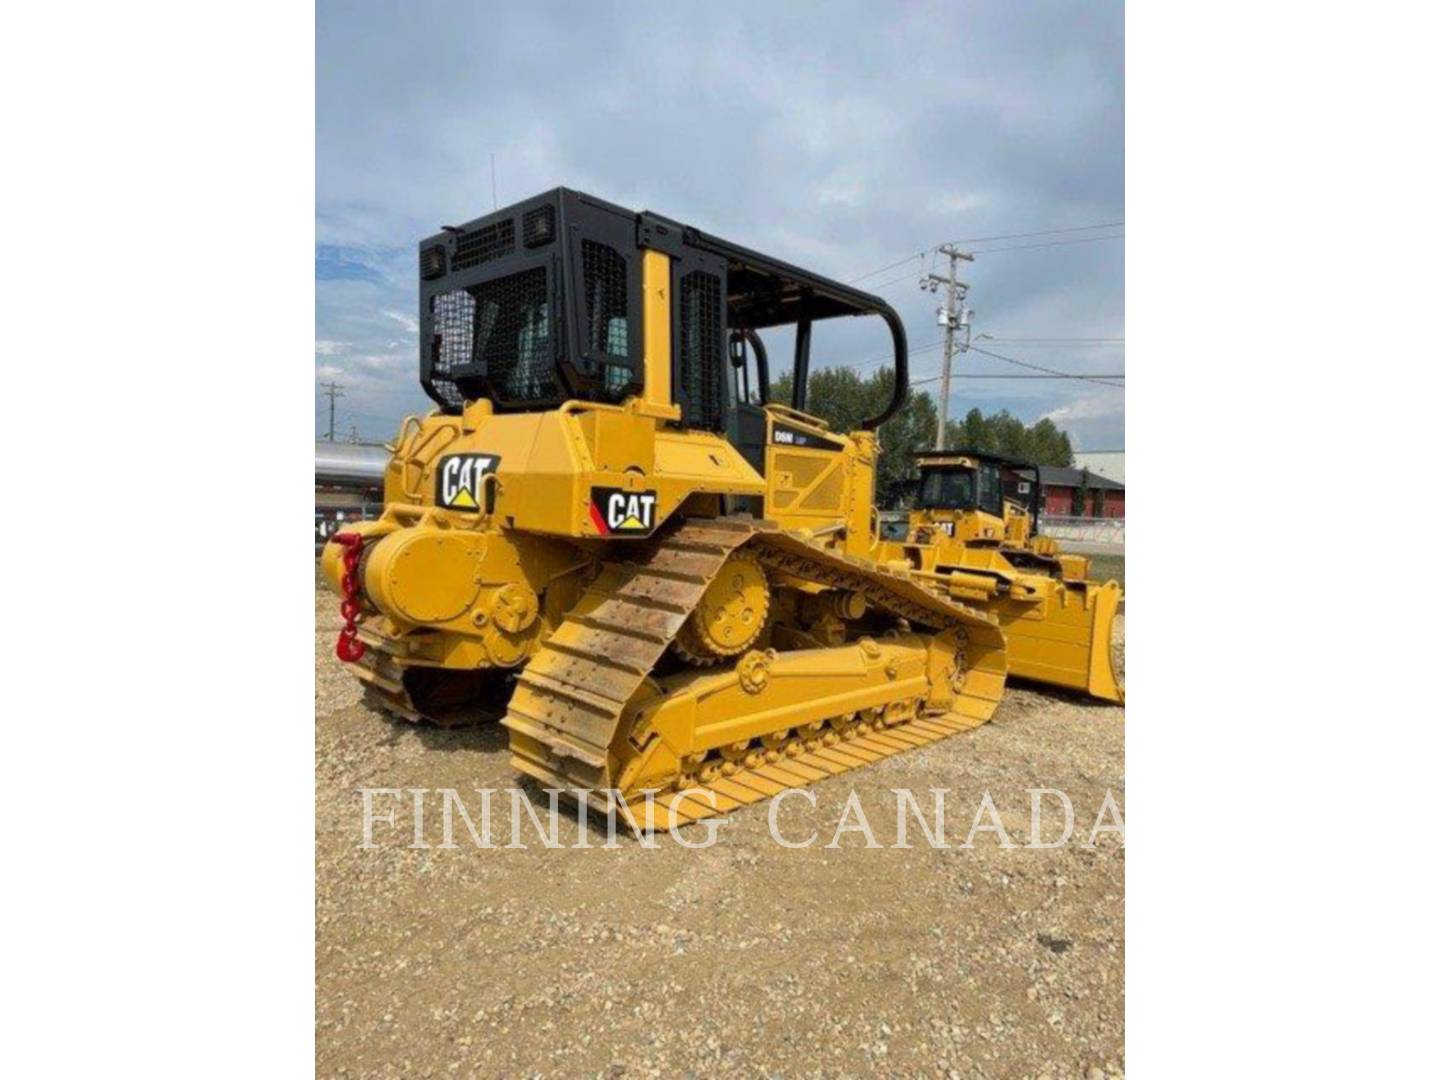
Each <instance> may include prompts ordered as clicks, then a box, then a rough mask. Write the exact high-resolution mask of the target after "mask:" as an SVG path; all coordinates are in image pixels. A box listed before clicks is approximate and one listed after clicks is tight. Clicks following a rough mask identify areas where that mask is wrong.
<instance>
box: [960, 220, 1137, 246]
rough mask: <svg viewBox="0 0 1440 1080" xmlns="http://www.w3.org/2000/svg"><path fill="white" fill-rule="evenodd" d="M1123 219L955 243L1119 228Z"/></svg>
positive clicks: (986, 242)
mask: <svg viewBox="0 0 1440 1080" xmlns="http://www.w3.org/2000/svg"><path fill="white" fill-rule="evenodd" d="M1124 225H1125V222H1123V221H1106V222H1102V223H1101V224H1099V225H1072V226H1070V227H1069V228H1065V229H1041V230H1040V231H1039V232H1022V233H1006V234H1005V235H1003V236H972V237H969V238H968V239H965V240H956V241H955V243H957V244H988V243H989V242H990V241H991V240H1026V239H1029V238H1030V237H1032V236H1050V235H1051V234H1053V233H1072V232H1086V231H1088V230H1090V229H1119V228H1123V227H1124Z"/></svg>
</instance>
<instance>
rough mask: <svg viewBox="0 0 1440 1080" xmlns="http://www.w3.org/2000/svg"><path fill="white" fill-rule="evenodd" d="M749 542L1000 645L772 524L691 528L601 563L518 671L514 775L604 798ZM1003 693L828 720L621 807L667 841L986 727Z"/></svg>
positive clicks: (909, 584) (800, 568)
mask: <svg viewBox="0 0 1440 1080" xmlns="http://www.w3.org/2000/svg"><path fill="white" fill-rule="evenodd" d="M747 543H748V545H749V546H748V547H747V550H748V551H751V552H754V553H755V554H756V555H757V556H758V557H759V559H760V560H761V562H762V563H763V564H764V565H765V566H766V567H767V568H768V569H770V570H772V571H777V572H780V573H784V574H788V575H791V576H793V577H796V578H799V579H801V580H804V581H809V582H814V583H817V584H821V585H825V586H829V587H831V588H835V589H844V590H848V591H851V592H854V593H857V594H859V595H861V596H863V597H864V598H865V600H866V602H867V604H869V605H870V606H871V607H873V608H877V609H880V610H882V611H885V612H888V613H890V614H891V615H893V616H896V617H899V618H903V619H906V620H908V621H910V622H911V623H914V624H918V625H922V626H925V627H928V628H931V629H933V630H936V631H947V630H949V631H955V632H956V634H957V637H959V638H960V639H961V640H962V641H963V639H964V636H965V635H966V634H967V632H975V631H976V630H977V629H978V630H979V631H980V632H981V633H982V634H984V635H986V636H988V635H990V634H992V633H993V636H994V638H995V639H996V641H999V639H1000V635H999V631H998V630H996V629H994V622H993V619H992V618H991V617H990V616H988V615H986V614H984V613H983V612H980V611H977V610H975V609H973V608H969V607H966V606H964V605H961V604H958V603H956V602H954V601H953V600H950V599H947V598H945V597H942V596H939V595H937V594H935V593H934V592H932V591H930V590H928V589H926V588H924V587H923V586H922V585H920V584H918V583H917V582H915V581H913V580H911V579H909V578H907V577H905V576H902V575H900V574H896V573H892V572H890V571H887V570H884V569H883V568H878V567H876V566H875V565H874V564H872V563H869V562H864V561H861V560H857V559H852V558H850V557H848V556H845V555H842V554H839V553H836V552H834V551H830V550H826V549H824V548H821V547H819V546H818V545H816V544H813V543H811V542H809V541H807V540H805V539H803V538H801V537H798V536H793V535H790V534H787V533H784V532H781V531H780V530H779V529H777V528H776V527H775V526H774V525H773V524H770V523H767V522H756V521H754V520H752V519H750V518H718V519H692V520H690V521H687V522H685V523H684V524H682V525H681V526H679V527H678V528H675V529H673V530H671V531H669V532H667V533H666V534H664V535H662V536H661V537H659V538H657V539H655V540H652V541H650V542H648V543H647V544H646V545H645V546H644V548H643V549H642V550H641V551H639V552H637V555H638V556H639V557H638V558H635V559H633V560H631V561H626V562H623V563H608V564H606V565H605V567H604V569H603V571H602V573H601V574H600V576H599V577H598V578H597V579H596V580H595V582H594V583H593V584H592V585H591V587H590V589H589V590H588V591H587V593H586V594H585V596H584V598H582V600H581V602H580V603H579V604H578V605H577V606H576V608H575V610H574V611H573V612H572V613H571V614H570V615H569V616H568V617H567V618H566V620H565V622H564V623H563V624H562V626H561V627H560V628H559V629H558V630H557V631H556V632H555V633H554V634H553V635H551V637H550V638H549V639H548V640H547V641H546V642H545V644H544V645H543V646H542V647H541V648H540V650H539V651H538V652H537V653H536V655H535V656H534V657H533V658H532V660H531V661H530V663H529V664H528V665H526V667H525V670H524V671H523V673H521V675H520V678H519V683H518V686H517V687H516V691H515V694H514V696H513V697H512V698H511V700H510V705H509V712H508V713H507V715H506V716H505V719H504V721H503V722H504V724H505V726H506V727H507V728H509V729H510V732H511V750H512V762H513V764H514V765H515V767H516V768H517V769H519V770H520V771H522V772H524V773H526V774H528V775H530V776H532V777H535V778H537V779H539V780H541V781H542V782H544V783H546V784H548V785H550V786H552V787H557V788H562V789H583V790H589V791H594V792H596V793H597V794H600V793H602V792H604V791H607V790H609V789H611V788H612V787H613V786H614V778H613V777H611V776H610V775H609V771H610V765H609V759H608V750H609V748H610V746H611V744H612V740H613V739H614V738H615V736H616V733H617V731H618V730H619V727H620V724H621V717H622V714H623V712H624V710H625V708H626V705H627V704H628V703H629V702H630V700H631V698H632V697H633V696H634V695H635V694H636V692H637V691H639V690H640V688H641V686H642V685H643V684H644V682H645V680H646V678H647V677H648V676H650V675H651V674H652V672H653V671H654V670H655V667H656V664H657V663H658V662H659V660H660V658H661V657H662V656H663V655H664V653H665V650H666V649H667V648H668V647H669V646H670V645H671V643H672V642H673V641H674V639H675V636H676V634H678V633H679V631H680V628H681V627H682V626H683V625H684V623H685V620H686V618H687V617H688V616H689V615H690V613H691V612H692V611H693V610H694V609H695V606H696V605H697V604H698V603H699V601H700V598H701V597H702V596H703V595H704V593H705V590H706V588H707V586H708V585H709V584H710V582H711V581H713V580H714V578H715V576H716V575H717V574H718V573H719V571H720V568H721V567H722V566H723V565H724V564H725V561H726V559H727V558H729V556H730V555H731V553H732V552H734V551H736V550H737V549H739V548H740V547H741V546H742V545H746V544H747ZM1001 652H1003V646H1002V649H1001ZM1001 672H1002V674H1003V666H1002V667H1001ZM1001 682H1003V679H1002V680H1001ZM999 694H1000V689H999V684H995V685H993V686H992V685H991V684H990V683H987V684H986V687H985V688H981V689H979V690H978V691H977V690H975V689H974V688H972V689H971V690H969V691H965V690H962V691H961V692H960V693H959V694H957V696H956V699H955V701H954V703H953V704H952V706H951V708H950V710H948V711H947V712H944V713H941V714H934V713H931V714H928V715H927V714H922V711H921V709H920V707H919V706H920V704H921V703H919V702H915V703H913V704H914V705H915V708H913V709H910V710H908V711H907V710H904V709H901V710H898V711H897V712H893V713H892V712H891V711H890V710H868V711H867V712H866V713H865V714H863V715H861V716H859V717H856V716H853V715H851V716H844V717H836V718H834V720H833V722H832V724H831V725H828V726H826V727H825V729H824V730H811V731H808V732H801V733H798V734H796V735H794V736H792V737H789V738H787V739H786V740H784V741H783V742H779V741H777V742H774V743H767V744H766V745H765V748H764V750H763V751H758V752H756V753H754V754H752V755H750V756H749V757H747V758H746V759H745V761H744V763H743V767H742V766H741V765H739V764H736V763H733V762H732V763H729V764H728V765H727V768H726V770H725V772H724V774H723V775H712V776H710V777H709V778H708V779H707V780H706V781H705V782H699V781H698V780H696V781H695V782H693V783H689V782H687V784H686V790H685V791H684V792H681V791H669V792H665V793H662V794H659V795H658V796H657V795H656V793H655V792H653V791H652V792H649V793H648V795H649V797H647V796H646V793H643V792H642V793H627V795H626V796H625V797H626V801H627V803H628V806H629V810H630V813H631V815H632V816H633V818H634V819H635V821H636V822H637V823H638V824H639V826H640V827H641V828H642V829H651V828H653V829H660V830H664V829H670V828H675V827H677V826H679V825H682V824H685V823H687V822H689V821H694V820H698V819H701V818H704V817H709V816H711V815H713V814H716V813H726V812H728V811H730V810H733V809H736V808H737V807H740V806H743V805H747V804H749V803H754V802H759V801H761V800H764V799H767V798H770V797H772V796H774V795H776V794H778V793H779V792H781V791H783V790H785V789H787V788H792V787H803V786H805V785H807V784H810V783H813V782H815V781H817V780H821V779H824V778H826V777H828V776H833V775H837V774H839V773H843V772H847V771H849V770H850V769H854V768H859V767H861V766H863V765H867V764H870V763H872V762H875V761H878V760H881V759H883V758H885V757H889V756H890V755H892V754H897V753H900V752H902V751H904V750H909V749H912V748H915V747H919V746H924V745H927V744H929V743H931V742H933V741H935V740H937V739H940V738H944V737H946V736H948V735H953V734H956V733H957V732H961V731H966V730H969V729H971V728H974V727H977V726H979V725H980V724H983V723H984V722H985V721H986V720H988V719H989V718H990V715H991V713H993V712H994V709H995V707H996V704H997V703H998V700H999ZM690 779H693V778H687V780H690Z"/></svg>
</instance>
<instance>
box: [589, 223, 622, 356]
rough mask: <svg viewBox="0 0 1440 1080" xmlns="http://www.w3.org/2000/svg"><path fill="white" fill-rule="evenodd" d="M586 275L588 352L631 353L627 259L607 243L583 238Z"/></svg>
mask: <svg viewBox="0 0 1440 1080" xmlns="http://www.w3.org/2000/svg"><path fill="white" fill-rule="evenodd" d="M580 259H581V262H582V264H583V275H584V278H585V325H584V326H583V327H582V328H581V333H582V334H584V335H585V346H586V351H587V352H588V353H591V354H592V355H593V354H595V353H602V354H604V355H606V356H629V355H630V317H629V316H630V304H629V298H628V297H629V294H628V286H627V283H626V280H625V278H626V274H625V260H624V258H622V257H621V255H620V253H619V252H618V251H616V250H615V249H614V248H613V247H610V246H609V245H608V244H600V243H596V242H595V241H594V240H582V241H580Z"/></svg>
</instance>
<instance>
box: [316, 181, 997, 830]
mask: <svg viewBox="0 0 1440 1080" xmlns="http://www.w3.org/2000/svg"><path fill="white" fill-rule="evenodd" d="M419 277H420V285H419V292H420V310H419V321H420V343H421V356H420V361H421V362H420V371H421V383H422V385H423V386H424V388H425V390H426V392H427V393H428V394H429V395H430V396H431V397H432V398H433V399H434V400H435V402H436V404H437V406H438V407H437V408H436V409H435V410H434V411H433V412H432V413H431V414H430V415H428V416H426V417H424V418H415V417H411V418H409V419H407V420H406V421H405V423H404V424H403V425H402V427H401V431H400V434H399V436H398V437H397V440H396V442H395V444H394V446H393V448H392V453H393V456H392V459H391V461H390V463H389V465H388V467H387V470H386V476H385V503H386V508H385V511H384V513H383V515H382V516H381V517H380V518H379V519H378V520H375V521H370V522H364V523H360V524H356V525H354V526H351V527H349V528H347V530H346V531H345V532H343V533H341V534H338V535H336V536H335V537H333V538H332V540H331V542H330V543H329V544H327V545H326V548H325V550H324V553H323V556H322V565H323V569H324V572H325V574H326V576H327V578H328V580H329V581H330V583H331V585H332V586H333V587H334V588H335V590H336V591H337V592H338V593H339V594H340V596H341V600H342V605H341V607H342V612H343V614H344V617H345V620H346V625H345V629H344V630H343V631H342V632H341V636H340V640H339V641H338V642H337V646H336V651H337V654H338V655H339V656H340V658H341V659H342V660H344V661H346V662H348V663H350V664H351V666H352V669H353V670H354V672H355V674H356V675H357V676H358V677H359V678H360V679H361V680H362V681H363V682H364V683H365V684H366V687H367V693H368V695H369V696H370V697H371V699H372V700H374V701H376V702H377V703H379V704H381V705H383V706H384V707H385V708H387V709H388V710H390V711H391V712H393V713H396V714H398V715H400V716H403V717H406V718H408V719H412V720H419V719H429V720H433V721H435V722H438V723H449V722H455V721H460V722H470V721H474V720H476V719H482V718H484V717H485V716H486V715H497V716H499V718H500V719H501V720H502V722H503V723H504V725H505V727H506V728H507V730H508V736H509V743H510V751H511V760H512V762H513V764H514V766H515V767H516V768H517V769H518V770H519V771H520V772H522V773H524V774H527V775H528V776H530V777H533V778H535V779H536V780H539V781H540V782H541V783H542V784H544V785H546V786H550V787H558V788H561V789H565V790H569V791H586V792H591V793H593V794H592V795H591V796H587V801H591V800H593V799H595V798H597V797H598V798H606V797H607V796H608V799H609V800H610V803H609V804H610V805H612V806H614V805H616V804H619V805H620V806H621V807H622V808H623V809H624V810H625V811H626V812H627V813H629V814H631V815H632V816H633V817H634V818H635V819H636V821H637V823H638V825H639V826H640V827H642V828H644V827H658V828H671V827H674V826H677V825H680V824H683V823H684V822H686V821H690V820H694V819H697V818H702V817H706V816H710V815H712V814H716V813H724V812H727V811H730V810H733V809H735V808H737V807H739V806H743V805H746V804H749V803H754V802H758V801H761V800H763V799H766V798H768V797H770V796H773V795H775V794H776V793H778V792H780V791H782V790H784V789H786V788H788V787H795V786H801V785H805V784H809V783H812V782H814V781H816V780H819V779H822V778H824V777H827V776H832V775H836V774H840V773H844V772H846V771H848V770H850V769H853V768H857V767H860V766H862V765H864V764H868V763H870V762H873V761H877V760H880V759H882V758H884V757H887V756H889V755H891V754H895V753H899V752H902V751H904V750H907V749H910V748H912V747H918V746H924V745H927V744H928V743H930V742H933V741H935V740H937V739H940V738H944V737H946V736H948V735H952V734H955V733H957V732H961V731H965V730H968V729H970V728H973V727H975V726H978V725H980V724H983V723H984V722H985V721H986V720H988V719H989V718H990V716H991V714H992V713H993V712H994V710H995V707H996V705H997V704H998V702H999V700H1000V697H1001V694H1002V693H1003V689H1004V684H1005V677H1006V642H1005V635H1004V633H1003V632H1002V630H1001V627H1000V617H999V615H997V614H996V613H995V612H993V611H990V610H986V607H985V606H984V605H983V604H977V603H972V602H970V601H969V600H967V599H964V598H961V597H958V596H956V595H953V589H947V588H942V587H937V584H936V582H935V581H934V580H933V579H932V578H931V577H929V576H927V575H926V574H925V573H924V572H921V573H916V572H915V570H914V569H913V568H912V567H910V566H909V565H907V564H906V563H905V562H904V561H903V559H896V560H894V561H892V562H888V563H887V562H885V561H883V560H882V559H881V557H880V556H881V555H882V554H883V553H884V550H883V548H882V546H881V543H880V540H879V538H878V535H877V531H876V528H875V513H874V509H873V503H874V477H875V463H876V453H877V445H876V438H875V434H874V432H875V429H876V427H878V425H879V424H880V423H882V422H883V421H884V420H886V419H888V418H889V417H890V416H891V415H893V414H894V412H895V411H896V410H897V409H898V408H899V407H900V405H901V404H902V403H903V401H904V398H905V394H906V393H907V391H908V381H907V353H906V342H905V333H904V328H903V325H902V323H901V321H900V319H899V317H898V315H896V313H895V312H894V311H893V310H892V309H891V308H890V307H889V306H888V305H887V304H886V303H885V302H884V301H883V300H881V299H879V298H878V297H875V296H872V295H869V294H866V293H863V292H861V291H859V290H856V289H853V288H850V287H848V286H845V285H842V284H840V283H838V282H835V281H831V280H829V279H826V278H824V277H821V276H819V275H816V274H812V273H809V272H807V271H804V270H801V269H799V268H797V267H794V266H791V265H789V264H786V263H784V262H781V261H780V260H777V259H774V258H771V257H769V256H765V255H762V254H760V253H758V252H754V251H751V250H748V249H746V248H743V247H740V246H739V245H736V244H732V243H729V242H727V241H724V240H721V239H719V238H717V237H715V236H712V235H709V234H707V233H704V232H701V231H700V230H698V229H694V228H691V227H688V226H684V225H682V224H680V223H678V222H676V221H673V220H670V219H668V218H664V217H661V216H659V215H656V214H652V213H648V212H646V213H638V214H637V213H634V212H632V211H629V210H626V209H624V208H622V207H618V206H615V205H613V204H610V203H607V202H603V201H601V200H599V199H595V198H592V197H590V196H587V195H583V194H580V193H578V192H574V191H570V190H567V189H557V190H555V191H552V192H548V193H546V194H544V195H540V196H536V197H535V198H532V199H528V200H526V201H524V202H521V203H518V204H516V205H514V206H511V207H508V208H506V209H504V210H500V211H497V212H495V213H493V214H490V215H487V216H485V217H482V218H479V219H477V220H475V221H472V222H469V223H467V224H465V225H461V226H453V227H446V228H445V229H444V230H443V231H442V232H441V233H439V234H437V235H435V236H433V237H430V238H428V239H427V240H425V241H423V242H422V243H421V245H420V251H419ZM842 316H876V317H879V318H880V319H881V320H883V322H884V323H885V324H886V325H887V326H888V328H889V331H890V336H891V339H892V342H893V349H894V365H895V371H896V380H895V391H894V396H893V397H892V399H891V401H890V402H889V403H888V404H887V406H886V407H885V408H884V409H883V410H882V411H881V412H880V413H879V414H878V415H876V416H874V417H871V418H870V419H868V420H866V421H865V422H864V423H863V424H862V425H861V430H859V431H857V432H854V433H851V434H849V435H839V434H836V433H832V432H830V431H828V430H827V429H826V427H825V425H824V424H823V423H821V422H820V421H818V420H816V419H814V418H813V417H810V416H808V415H806V414H805V413H804V411H803V409H804V392H803V387H804V386H805V384H806V376H807V374H808V369H809V362H810V356H809V354H810V337H811V328H812V325H813V323H814V322H815V321H816V320H821V319H830V318H838V317H842ZM774 327H792V328H793V331H794V341H795V346H794V358H795V359H794V362H795V370H794V375H795V380H794V382H795V386H796V387H798V388H800V389H799V390H797V392H796V397H795V399H794V400H792V403H791V405H790V406H788V407H787V406H782V405H778V404H770V403H768V402H766V400H765V393H766V389H765V388H766V386H767V384H768V378H769V375H768V358H767V357H766V355H765V352H764V346H763V342H762V340H761V338H760V331H762V330H768V329H770V328H774ZM657 793H658V794H657ZM647 795H648V797H647Z"/></svg>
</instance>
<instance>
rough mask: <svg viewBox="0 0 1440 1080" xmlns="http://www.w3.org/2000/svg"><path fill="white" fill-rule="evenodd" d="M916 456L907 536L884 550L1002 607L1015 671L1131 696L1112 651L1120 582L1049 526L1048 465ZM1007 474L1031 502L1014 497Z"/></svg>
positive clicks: (972, 455)
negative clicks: (1044, 469) (1042, 520)
mask: <svg viewBox="0 0 1440 1080" xmlns="http://www.w3.org/2000/svg"><path fill="white" fill-rule="evenodd" d="M915 458H916V461H917V464H918V465H919V474H920V476H919V484H918V486H917V488H916V497H915V506H914V508H913V509H912V510H911V511H910V520H909V528H908V531H907V534H906V537H905V540H904V542H903V543H901V542H889V543H887V544H886V545H884V548H883V551H882V554H881V556H880V557H881V559H882V560H885V561H893V560H899V561H902V562H904V564H905V565H907V566H909V567H911V569H913V570H914V571H915V572H916V574H917V575H918V576H921V577H923V578H925V579H926V580H929V581H932V582H934V583H935V584H936V585H937V586H939V587H941V588H943V589H944V590H945V592H946V593H947V594H948V595H950V596H954V597H956V598H957V599H964V600H967V601H971V602H976V603H979V604H981V605H982V606H984V607H985V609H986V610H987V611H990V612H993V613H994V614H996V615H997V616H999V619H1000V625H1001V627H1002V628H1003V629H1004V631H1005V636H1006V642H1007V644H1008V650H1007V656H1008V660H1009V670H1010V673H1011V674H1012V675H1015V676H1018V677H1022V678H1029V679H1034V680H1037V681H1039V682H1046V683H1051V684H1053V685H1057V686H1064V687H1067V688H1069V689H1072V690H1081V691H1084V692H1085V693H1087V694H1089V695H1091V696H1092V697H1096V698H1100V699H1101V700H1103V701H1112V702H1116V703H1119V702H1123V701H1124V700H1125V690H1124V687H1123V686H1122V685H1121V683H1120V681H1119V679H1118V678H1117V677H1116V674H1115V667H1114V662H1113V658H1112V654H1111V637H1112V634H1113V631H1114V623H1115V615H1116V613H1117V611H1118V610H1119V606H1120V600H1121V591H1120V586H1119V584H1118V583H1117V582H1114V581H1106V582H1103V583H1102V582H1097V581H1092V580H1090V560H1089V559H1087V558H1085V557H1084V556H1082V555H1072V554H1066V553H1064V552H1062V551H1061V550H1060V546H1059V544H1058V543H1057V542H1056V541H1055V540H1054V539H1053V538H1051V537H1046V536H1041V535H1040V534H1039V517H1040V515H1039V499H1040V489H1041V484H1040V469H1039V467H1038V466H1037V465H1035V464H1034V463H1033V462H1026V461H1019V460H1016V459H1014V458H1010V457H1006V456H1004V455H1001V454H994V453H988V452H986V451H981V450H970V449H960V450H936V451H931V452H928V453H922V454H916V455H915ZM1006 474H1008V475H1010V476H1011V477H1013V478H1014V480H1015V483H1016V489H1017V494H1020V495H1026V494H1028V495H1029V500H1028V505H1026V504H1025V503H1022V502H1020V501H1019V500H1017V499H1011V498H1007V497H1006V495H1005V493H1004V479H1003V478H1004V476H1005V475H1006Z"/></svg>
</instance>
